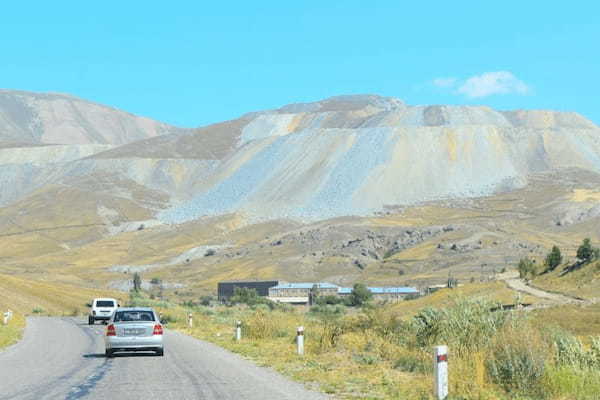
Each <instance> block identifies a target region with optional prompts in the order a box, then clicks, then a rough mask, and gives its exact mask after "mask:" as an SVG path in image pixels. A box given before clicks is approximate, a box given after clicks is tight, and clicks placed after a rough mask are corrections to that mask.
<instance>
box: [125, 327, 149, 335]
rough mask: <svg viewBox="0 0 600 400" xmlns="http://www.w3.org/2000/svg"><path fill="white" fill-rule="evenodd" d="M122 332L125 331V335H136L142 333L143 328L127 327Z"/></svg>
mask: <svg viewBox="0 0 600 400" xmlns="http://www.w3.org/2000/svg"><path fill="white" fill-rule="evenodd" d="M124 332H125V335H126V336H137V335H141V334H143V333H144V330H143V329H136V328H128V329H127V328H126V329H125V330H124Z"/></svg>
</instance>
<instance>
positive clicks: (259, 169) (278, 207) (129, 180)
mask: <svg viewBox="0 0 600 400" xmlns="http://www.w3.org/2000/svg"><path fill="white" fill-rule="evenodd" d="M163 133H164V134H163ZM157 135H160V136H157ZM137 139H140V140H137ZM133 140H135V141H134V142H132V141H133ZM56 142H58V143H64V144H60V145H47V144H46V143H56ZM129 142H131V143H129ZM571 167H576V168H582V169H586V170H590V171H595V172H600V128H598V127H597V126H596V125H595V124H593V123H592V122H591V121H588V120H587V119H585V118H584V117H582V116H580V115H578V114H576V113H561V112H552V111H523V110H519V111H504V112H500V111H496V110H493V109H491V108H489V107H485V106H444V105H434V106H409V105H406V104H404V103H403V102H402V101H400V100H398V99H394V98H389V97H380V96H374V95H366V96H360V95H358V96H338V97H333V98H330V99H326V100H322V101H319V102H315V103H303V104H292V105H288V106H285V107H282V108H280V109H276V110H267V111H262V112H255V113H250V114H246V115H244V116H242V117H241V118H239V119H237V120H232V121H226V122H222V123H219V124H214V125H210V126H207V127H203V128H199V129H196V130H183V129H178V128H173V127H168V126H167V125H164V124H161V123H159V122H155V121H151V120H148V119H146V118H141V117H136V116H133V115H131V114H127V113H124V112H122V111H118V110H114V109H111V108H108V107H104V106H99V105H95V104H92V103H89V102H86V101H83V100H79V99H76V98H73V97H70V96H64V95H54V94H48V95H43V94H31V93H25V92H9V91H0V182H1V183H2V184H3V187H5V188H6V189H5V190H4V191H2V192H0V204H7V203H10V202H12V201H16V200H18V199H20V198H23V197H24V196H27V195H28V194H29V193H32V192H33V191H34V190H36V189H39V188H42V187H44V186H45V185H50V184H65V185H75V186H81V187H83V188H85V190H87V191H89V192H90V193H94V191H95V190H98V191H99V190H104V191H106V190H107V189H106V188H107V187H108V188H109V189H110V188H111V187H114V188H115V190H114V191H113V192H114V194H115V195H116V196H121V197H127V198H131V199H136V201H138V200H139V199H137V198H136V190H137V189H136V185H138V186H139V187H143V188H147V189H149V190H153V191H156V192H160V193H162V194H164V195H166V196H167V197H168V198H169V199H170V205H169V207H168V208H166V209H163V210H161V211H159V210H158V209H155V210H154V211H155V212H156V216H157V218H158V219H160V220H161V221H163V222H167V223H172V222H175V223H179V222H185V221H189V220H192V219H196V218H199V217H202V216H211V215H219V214H224V213H231V212H240V213H244V214H246V215H249V216H252V217H255V218H259V219H268V218H278V217H292V218H300V219H322V218H328V217H334V216H343V215H364V214H368V213H372V212H374V211H378V210H381V209H382V208H383V207H384V206H388V205H408V204H415V203H419V202H423V201H428V200H438V199H452V198H465V197H473V196H482V195H488V194H492V193H495V192H500V191H506V190H511V189H515V188H519V187H521V186H523V185H525V184H526V183H527V179H528V176H530V174H532V173H538V172H544V171H551V170H560V169H562V168H571ZM150 206H151V205H150Z"/></svg>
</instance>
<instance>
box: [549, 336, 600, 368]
mask: <svg viewBox="0 0 600 400" xmlns="http://www.w3.org/2000/svg"><path fill="white" fill-rule="evenodd" d="M553 339H554V350H555V360H556V363H557V364H558V365H561V366H567V367H572V368H574V369H577V370H586V369H599V368H600V337H595V338H592V339H591V345H590V349H589V350H586V349H585V348H584V346H583V344H582V343H581V341H580V340H579V339H577V338H576V337H575V336H573V335H571V334H569V333H566V332H557V333H555V334H554V338H553Z"/></svg>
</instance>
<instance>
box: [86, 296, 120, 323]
mask: <svg viewBox="0 0 600 400" xmlns="http://www.w3.org/2000/svg"><path fill="white" fill-rule="evenodd" d="M118 307H119V302H118V301H117V300H115V299H94V301H92V308H91V309H90V315H89V316H88V324H89V325H94V322H96V321H108V320H109V319H110V317H112V315H113V314H114V312H115V311H116V310H117V308H118Z"/></svg>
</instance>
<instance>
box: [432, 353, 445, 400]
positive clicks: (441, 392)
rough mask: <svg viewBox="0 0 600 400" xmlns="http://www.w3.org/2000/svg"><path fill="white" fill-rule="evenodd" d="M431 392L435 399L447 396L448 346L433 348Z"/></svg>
mask: <svg viewBox="0 0 600 400" xmlns="http://www.w3.org/2000/svg"><path fill="white" fill-rule="evenodd" d="M433 379H434V386H433V393H434V395H435V398H436V399H437V400H445V399H446V398H448V346H435V347H434V348H433Z"/></svg>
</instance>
